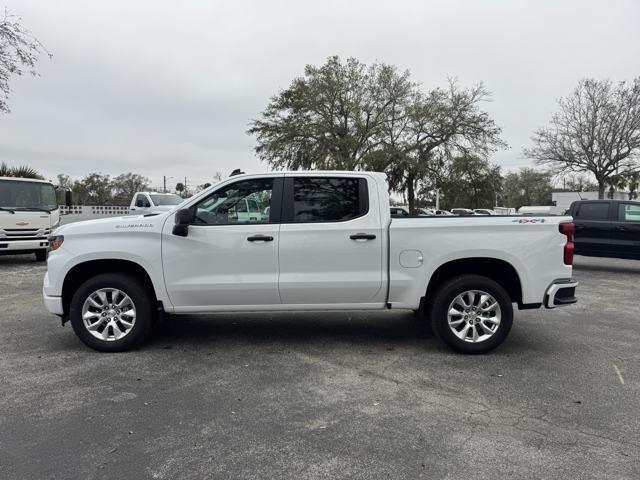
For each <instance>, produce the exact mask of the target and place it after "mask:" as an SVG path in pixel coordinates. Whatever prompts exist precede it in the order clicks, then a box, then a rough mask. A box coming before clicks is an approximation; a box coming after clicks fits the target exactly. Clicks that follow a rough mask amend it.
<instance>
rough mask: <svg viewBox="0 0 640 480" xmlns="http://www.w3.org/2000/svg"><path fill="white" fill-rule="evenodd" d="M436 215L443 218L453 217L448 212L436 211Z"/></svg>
mask: <svg viewBox="0 0 640 480" xmlns="http://www.w3.org/2000/svg"><path fill="white" fill-rule="evenodd" d="M435 213H436V215H443V216H445V217H446V216H449V217H450V216H451V215H453V213H451V212H449V211H448V210H436V211H435Z"/></svg>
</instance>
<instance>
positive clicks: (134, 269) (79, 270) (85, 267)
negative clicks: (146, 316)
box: [62, 259, 158, 315]
mask: <svg viewBox="0 0 640 480" xmlns="http://www.w3.org/2000/svg"><path fill="white" fill-rule="evenodd" d="M102 273H124V274H126V275H130V276H132V277H134V278H136V279H138V280H139V281H140V282H141V283H142V285H143V287H144V289H145V290H146V291H147V292H148V293H149V295H150V296H151V299H152V301H153V303H156V302H157V299H158V295H157V294H156V291H155V288H154V286H153V282H152V281H151V276H150V275H149V273H148V272H147V270H146V269H145V268H144V267H143V266H142V265H140V264H139V263H136V262H134V261H131V260H123V259H97V260H87V261H84V262H81V263H78V264H77V265H74V266H73V267H72V268H71V269H70V270H69V271H68V272H67V274H66V275H65V277H64V282H63V284H62V308H63V311H64V314H65V315H66V314H68V313H69V306H70V304H71V298H72V297H73V294H74V292H75V291H76V290H77V289H78V287H79V286H80V285H81V284H82V283H83V282H85V281H86V280H88V279H89V278H91V277H94V276H96V275H99V274H102Z"/></svg>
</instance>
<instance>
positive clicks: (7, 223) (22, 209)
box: [0, 177, 71, 262]
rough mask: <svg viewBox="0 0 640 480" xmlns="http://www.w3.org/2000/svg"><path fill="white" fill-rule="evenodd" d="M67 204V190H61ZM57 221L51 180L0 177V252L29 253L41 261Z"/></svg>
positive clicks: (12, 253) (55, 198)
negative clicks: (63, 192) (63, 191)
mask: <svg viewBox="0 0 640 480" xmlns="http://www.w3.org/2000/svg"><path fill="white" fill-rule="evenodd" d="M65 203H67V206H70V205H71V192H69V191H67V192H65ZM59 223H60V207H59V205H58V199H57V195H56V190H55V187H54V186H53V184H51V182H46V181H44V180H34V179H29V178H14V177H0V255H17V254H25V253H33V254H35V256H36V260H37V261H39V262H44V261H45V260H46V259H47V250H48V248H49V240H48V238H47V237H48V236H49V234H50V233H51V231H52V230H53V229H54V228H55V227H57V226H58V224H59Z"/></svg>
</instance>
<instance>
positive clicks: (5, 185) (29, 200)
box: [0, 179, 58, 212]
mask: <svg viewBox="0 0 640 480" xmlns="http://www.w3.org/2000/svg"><path fill="white" fill-rule="evenodd" d="M0 207H2V208H9V209H12V210H34V209H35V210H47V211H49V212H50V211H51V210H55V209H57V208H58V200H57V199H56V191H55V189H54V188H53V185H51V184H50V183H40V182H25V181H21V180H4V179H3V180H0Z"/></svg>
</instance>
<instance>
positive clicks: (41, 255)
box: [36, 248, 48, 262]
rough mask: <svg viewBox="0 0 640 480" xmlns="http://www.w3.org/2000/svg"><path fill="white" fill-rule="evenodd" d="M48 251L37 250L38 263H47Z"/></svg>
mask: <svg viewBox="0 0 640 480" xmlns="http://www.w3.org/2000/svg"><path fill="white" fill-rule="evenodd" d="M47 253H48V252H47V250H46V249H44V248H43V249H41V250H36V262H46V261H47Z"/></svg>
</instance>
